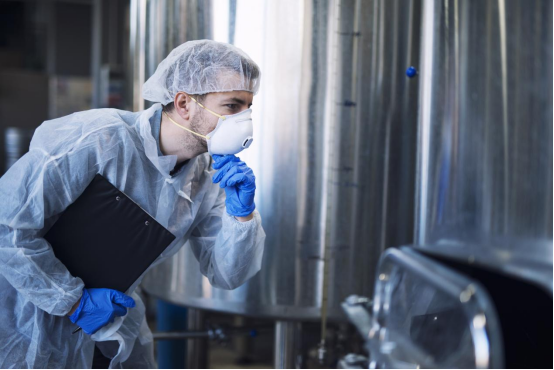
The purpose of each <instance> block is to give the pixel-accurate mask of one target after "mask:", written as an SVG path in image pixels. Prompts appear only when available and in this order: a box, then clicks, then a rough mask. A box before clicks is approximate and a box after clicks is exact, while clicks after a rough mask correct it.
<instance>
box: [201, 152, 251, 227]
mask: <svg viewBox="0 0 554 370" xmlns="http://www.w3.org/2000/svg"><path fill="white" fill-rule="evenodd" d="M212 157H213V159H214V164H213V167H214V169H216V170H219V171H217V172H216V174H215V175H214V176H213V178H212V180H213V182H214V183H219V186H220V187H222V188H225V194H226V196H227V199H226V200H225V206H226V208H227V213H229V214H230V215H231V216H236V217H245V216H248V215H250V214H251V213H252V212H254V209H255V208H256V205H255V204H254V194H255V192H256V177H254V173H253V172H252V170H251V169H250V167H248V166H247V165H246V163H244V162H242V161H241V160H240V158H238V157H235V156H234V155H232V154H230V155H217V154H214V155H213V156H212Z"/></svg>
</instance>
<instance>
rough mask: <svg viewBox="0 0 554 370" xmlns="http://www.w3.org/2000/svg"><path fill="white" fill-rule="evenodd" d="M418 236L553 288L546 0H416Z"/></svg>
mask: <svg viewBox="0 0 554 370" xmlns="http://www.w3.org/2000/svg"><path fill="white" fill-rule="evenodd" d="M423 13H424V14H423V21H422V25H423V26H422V27H423V28H422V40H423V46H422V62H421V68H420V71H421V81H420V84H421V89H420V98H421V104H420V134H419V150H420V152H419V156H418V190H417V199H418V205H417V216H416V217H417V222H416V233H417V237H416V242H417V243H418V244H420V245H422V246H424V247H425V248H428V249H430V250H432V251H435V252H438V253H442V254H446V255H449V256H454V257H458V258H463V259H464V260H467V261H468V262H470V263H471V262H474V261H475V262H480V263H483V264H486V265H489V266H491V267H493V268H496V269H501V270H504V271H506V272H509V273H511V274H514V275H518V276H522V277H526V278H529V279H532V280H535V281H538V282H540V283H542V284H543V285H544V286H545V287H547V288H549V289H550V291H551V290H552V1H550V0H530V1H525V2H522V1H518V0H499V1H459V0H446V1H443V0H425V2H424V12H423Z"/></svg>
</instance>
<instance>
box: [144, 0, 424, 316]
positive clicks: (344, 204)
mask: <svg viewBox="0 0 554 370" xmlns="http://www.w3.org/2000/svg"><path fill="white" fill-rule="evenodd" d="M214 4H215V5H217V4H216V3H214ZM247 5H251V6H252V7H253V8H254V9H256V7H259V8H261V10H260V12H261V14H262V15H263V14H266V15H267V17H265V18H263V17H261V18H262V19H265V21H264V22H258V23H256V22H253V23H248V22H243V21H241V19H242V20H244V17H245V14H247V12H248V11H250V12H253V11H254V10H252V9H251V8H249V7H248V6H247ZM419 5H420V2H419V1H411V2H404V1H400V0H398V1H396V0H395V1H392V0H381V1H355V0H349V1H331V0H306V1H303V2H298V1H293V0H288V1H280V2H273V1H267V2H263V3H262V2H243V1H238V2H237V9H236V11H237V13H236V17H237V20H236V23H235V27H236V29H235V40H236V44H237V46H239V47H241V48H243V49H244V50H245V51H246V52H247V53H249V54H251V55H252V54H256V52H257V51H256V50H254V49H252V50H253V51H252V52H251V50H250V49H249V48H253V46H254V44H255V41H252V40H250V41H246V42H245V41H244V37H242V39H243V41H242V43H241V35H244V34H245V33H247V34H249V35H262V37H260V40H261V42H260V45H261V52H260V53H259V55H261V56H262V58H261V60H260V66H261V68H262V72H263V74H264V82H263V83H262V86H261V91H260V94H259V95H258V96H257V97H256V98H255V100H254V111H255V113H257V114H259V118H257V121H256V122H260V123H261V124H259V125H258V126H256V130H257V131H256V140H257V144H256V142H255V143H254V145H253V147H255V146H256V145H259V146H258V147H257V149H256V148H251V149H250V150H249V153H245V154H244V156H242V155H241V157H243V159H246V161H247V163H249V164H250V165H251V166H252V167H253V169H254V171H255V173H256V175H257V189H258V190H257V199H256V204H257V206H258V210H259V211H260V213H261V215H262V219H263V225H264V229H265V231H266V234H267V239H266V245H265V253H264V261H263V266H262V270H261V271H260V273H259V274H258V275H257V276H255V277H254V278H252V279H251V280H250V281H249V282H247V283H246V284H245V285H243V286H242V287H240V288H238V289H236V290H234V291H224V290H220V289H216V288H214V287H212V286H211V285H210V284H209V282H208V281H207V280H206V279H204V278H201V274H200V272H199V269H198V264H197V262H196V260H195V259H194V256H193V254H192V253H191V251H190V248H188V246H185V247H184V248H182V249H181V250H180V251H179V252H178V254H177V255H176V256H175V257H173V258H172V259H171V260H170V261H168V262H166V263H165V264H163V265H160V266H159V267H157V268H156V269H154V270H153V271H152V272H151V273H149V275H148V276H147V277H146V278H145V279H144V283H143V285H144V287H145V288H146V289H147V290H148V292H150V293H151V294H154V295H157V296H159V297H162V298H164V299H166V300H168V301H171V302H173V303H177V304H182V305H186V306H192V307H198V308H203V309H212V310H218V311H225V312H232V313H237V314H246V315H254V316H266V317H274V318H282V319H287V320H294V319H297V320H310V319H318V318H319V317H320V314H321V302H322V294H323V276H324V271H325V269H324V259H325V258H327V272H328V282H329V284H328V288H327V299H328V302H329V312H328V314H329V317H330V318H331V319H336V320H342V319H343V317H344V314H343V313H342V311H341V309H340V302H341V301H342V300H343V299H344V298H346V297H347V296H348V295H350V294H361V295H367V296H369V295H371V294H372V290H373V280H374V274H375V268H376V265H377V261H378V257H379V255H380V253H381V252H382V251H383V250H384V249H385V248H386V247H389V246H394V245H402V244H409V243H412V242H413V233H412V227H413V209H414V208H413V196H414V192H413V187H414V181H415V180H414V176H415V170H414V168H415V144H416V136H417V135H416V127H417V122H416V120H417V114H416V110H417V89H418V86H417V79H412V80H409V79H408V78H406V77H405V75H404V71H405V69H406V68H407V67H408V66H409V65H411V64H414V63H416V61H417V60H418V59H419V54H418V51H419V47H418V42H419V29H420V25H419ZM247 8H248V9H247ZM215 9H216V8H215V7H214V12H216V10H215ZM217 9H220V8H219V5H217ZM293 10H294V11H293ZM214 14H215V13H214ZM215 15H217V14H215ZM251 15H252V14H251ZM258 15H259V14H258ZM228 18H229V17H227V18H225V17H222V18H220V19H228ZM258 18H259V17H257V16H256V14H254V15H253V16H252V17H251V19H258ZM356 19H357V21H356ZM241 154H242V153H241ZM326 249H327V252H328V253H327V255H326V254H325V250H326Z"/></svg>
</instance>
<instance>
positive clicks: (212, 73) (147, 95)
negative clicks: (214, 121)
mask: <svg viewBox="0 0 554 370" xmlns="http://www.w3.org/2000/svg"><path fill="white" fill-rule="evenodd" d="M259 86H260V69H259V67H258V65H257V64H256V63H255V62H254V61H253V60H252V59H251V58H250V57H249V56H248V55H246V53H245V52H243V51H242V50H240V49H239V48H237V47H235V46H233V45H230V44H226V43H222V42H217V41H212V40H197V41H189V42H185V43H184V44H182V45H180V46H178V47H176V48H175V49H173V50H172V51H171V53H169V55H168V56H167V58H165V59H164V60H163V61H162V62H161V63H160V64H159V65H158V68H157V69H156V72H155V73H154V74H153V75H152V77H150V78H149V79H148V81H146V82H145V84H144V86H143V92H142V96H143V98H144V99H146V100H149V101H152V102H156V103H162V104H164V105H166V104H168V103H170V102H172V101H173V99H174V98H175V95H176V94H177V93H178V92H180V91H183V92H186V93H188V94H193V95H202V94H207V93H211V92H221V91H235V90H244V91H250V92H251V93H253V94H256V93H257V92H258V88H259Z"/></svg>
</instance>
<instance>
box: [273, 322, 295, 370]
mask: <svg viewBox="0 0 554 370" xmlns="http://www.w3.org/2000/svg"><path fill="white" fill-rule="evenodd" d="M298 325H300V324H299V323H295V322H291V321H277V322H275V353H274V356H275V358H274V362H275V368H276V369H295V368H296V366H295V365H296V356H297V348H298V344H299V343H298V341H297V336H298Z"/></svg>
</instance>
